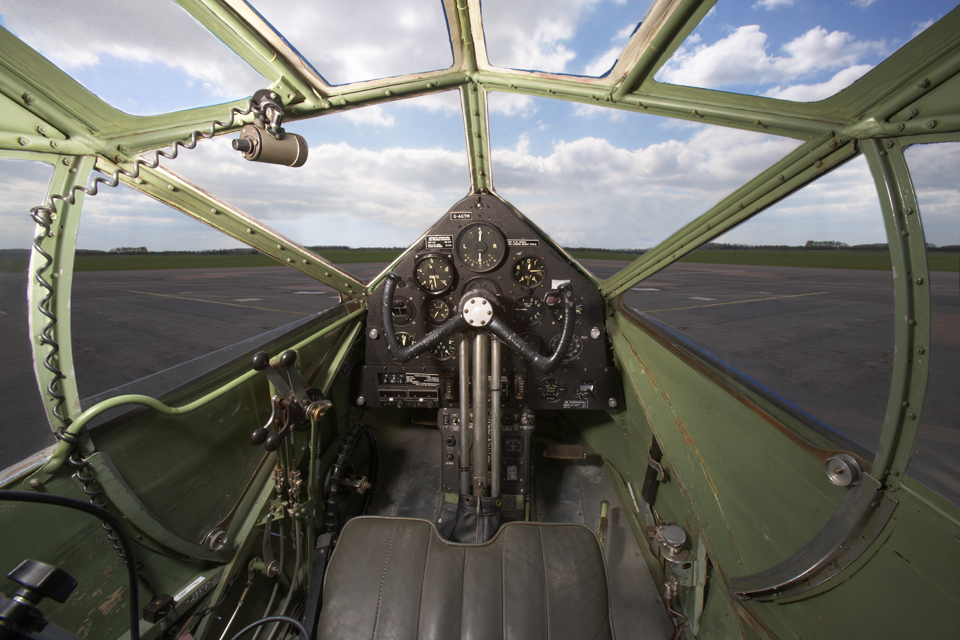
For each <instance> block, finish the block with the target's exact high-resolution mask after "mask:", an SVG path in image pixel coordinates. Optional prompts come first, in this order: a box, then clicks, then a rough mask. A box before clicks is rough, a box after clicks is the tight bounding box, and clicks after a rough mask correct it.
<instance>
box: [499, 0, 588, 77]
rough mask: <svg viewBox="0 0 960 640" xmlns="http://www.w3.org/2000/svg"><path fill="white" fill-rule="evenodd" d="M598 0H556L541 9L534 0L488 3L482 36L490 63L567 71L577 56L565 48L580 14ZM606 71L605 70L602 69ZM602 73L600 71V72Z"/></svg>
mask: <svg viewBox="0 0 960 640" xmlns="http://www.w3.org/2000/svg"><path fill="white" fill-rule="evenodd" d="M598 2H599V0H556V1H555V2H551V3H550V8H549V10H548V11H545V10H544V8H543V6H542V5H540V4H538V3H535V2H501V3H488V4H487V5H484V7H483V35H484V38H485V39H486V43H487V57H488V58H489V60H490V63H491V64H493V65H495V66H499V67H507V68H511V69H536V70H540V71H549V72H552V73H568V72H569V70H568V65H569V64H570V63H571V62H572V61H573V60H574V59H575V58H576V57H577V53H576V51H574V50H572V49H570V48H568V47H569V45H570V41H571V40H572V39H573V37H574V36H575V35H576V31H577V26H578V23H579V22H580V18H581V16H582V15H583V14H584V13H586V12H588V11H591V10H593V9H594V8H595V6H596V5H597V3H598ZM604 71H606V69H604ZM601 73H602V72H601Z"/></svg>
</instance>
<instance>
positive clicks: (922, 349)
mask: <svg viewBox="0 0 960 640" xmlns="http://www.w3.org/2000/svg"><path fill="white" fill-rule="evenodd" d="M926 352H927V350H926V349H924V348H923V347H917V353H919V354H920V355H923V354H924V353H926Z"/></svg>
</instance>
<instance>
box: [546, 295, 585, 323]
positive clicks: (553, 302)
mask: <svg viewBox="0 0 960 640" xmlns="http://www.w3.org/2000/svg"><path fill="white" fill-rule="evenodd" d="M543 304H545V305H547V308H548V309H550V313H551V314H552V315H553V319H554V320H556V321H557V322H563V298H561V297H560V292H559V291H557V290H553V291H548V292H547V295H545V296H543ZM573 311H574V313H575V314H576V317H575V320H576V322H580V318H581V317H582V316H583V303H582V302H578V303H576V304H574V305H573Z"/></svg>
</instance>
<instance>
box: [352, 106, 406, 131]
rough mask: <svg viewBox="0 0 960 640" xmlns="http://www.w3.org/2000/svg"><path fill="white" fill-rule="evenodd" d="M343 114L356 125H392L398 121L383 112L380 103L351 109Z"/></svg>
mask: <svg viewBox="0 0 960 640" xmlns="http://www.w3.org/2000/svg"><path fill="white" fill-rule="evenodd" d="M343 116H344V117H345V118H346V119H347V120H349V121H350V122H352V123H353V124H356V125H373V126H375V127H392V126H393V125H394V123H395V122H396V121H395V120H394V118H393V116H392V115H390V114H389V113H387V114H385V113H384V112H383V107H381V106H380V105H376V104H375V105H371V106H369V107H366V108H363V109H351V110H349V111H346V112H344V114H343Z"/></svg>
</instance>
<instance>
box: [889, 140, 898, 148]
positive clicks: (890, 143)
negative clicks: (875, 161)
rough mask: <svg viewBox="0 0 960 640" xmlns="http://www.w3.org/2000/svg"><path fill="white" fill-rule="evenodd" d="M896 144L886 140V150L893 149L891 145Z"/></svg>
mask: <svg viewBox="0 0 960 640" xmlns="http://www.w3.org/2000/svg"><path fill="white" fill-rule="evenodd" d="M895 144H897V143H896V142H894V141H893V140H887V149H893V145H895Z"/></svg>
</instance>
